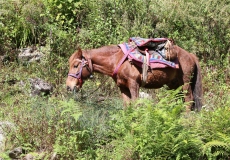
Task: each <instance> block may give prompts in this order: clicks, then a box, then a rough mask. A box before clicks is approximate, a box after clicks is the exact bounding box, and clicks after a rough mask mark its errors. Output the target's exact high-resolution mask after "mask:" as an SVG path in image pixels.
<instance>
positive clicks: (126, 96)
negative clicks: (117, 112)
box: [119, 87, 131, 106]
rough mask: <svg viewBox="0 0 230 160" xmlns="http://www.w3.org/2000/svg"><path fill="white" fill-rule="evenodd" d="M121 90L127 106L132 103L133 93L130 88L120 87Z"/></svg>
mask: <svg viewBox="0 0 230 160" xmlns="http://www.w3.org/2000/svg"><path fill="white" fill-rule="evenodd" d="M119 88H120V91H121V96H122V99H123V101H124V106H127V105H128V104H129V103H130V100H131V94H130V91H129V89H128V88H125V87H119Z"/></svg>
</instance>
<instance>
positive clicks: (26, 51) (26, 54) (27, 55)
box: [18, 47, 44, 62]
mask: <svg viewBox="0 0 230 160" xmlns="http://www.w3.org/2000/svg"><path fill="white" fill-rule="evenodd" d="M19 51H20V53H19V55H18V59H19V61H21V62H39V61H40V60H41V59H42V57H43V56H44V54H43V53H42V52H40V51H39V50H37V49H36V48H35V47H28V48H23V49H20V50H19Z"/></svg>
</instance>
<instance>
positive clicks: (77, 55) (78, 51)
mask: <svg viewBox="0 0 230 160" xmlns="http://www.w3.org/2000/svg"><path fill="white" fill-rule="evenodd" d="M81 57H82V50H81V48H80V47H78V50H77V51H75V53H74V58H81Z"/></svg>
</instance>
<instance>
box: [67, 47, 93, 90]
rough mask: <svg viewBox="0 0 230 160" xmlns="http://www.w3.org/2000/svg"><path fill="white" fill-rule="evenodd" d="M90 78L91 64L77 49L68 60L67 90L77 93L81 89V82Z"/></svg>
mask: <svg viewBox="0 0 230 160" xmlns="http://www.w3.org/2000/svg"><path fill="white" fill-rule="evenodd" d="M89 63H90V64H91V65H89ZM90 76H92V62H91V60H90V59H86V58H85V57H84V56H83V55H82V51H81V49H80V48H79V49H78V51H76V52H75V53H74V54H72V56H71V57H70V58H69V73H68V77H67V79H66V86H67V90H68V91H78V90H79V89H80V88H81V87H82V84H83V80H85V79H87V78H89V77H90Z"/></svg>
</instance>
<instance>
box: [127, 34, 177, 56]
mask: <svg viewBox="0 0 230 160" xmlns="http://www.w3.org/2000/svg"><path fill="white" fill-rule="evenodd" d="M129 44H130V45H131V46H133V47H134V48H136V50H137V51H138V52H139V53H141V54H143V55H146V56H147V55H148V54H150V55H152V54H159V55H161V56H162V57H163V58H164V59H165V60H174V59H175V58H176V57H175V56H172V55H170V53H169V51H168V49H169V47H170V46H172V44H173V42H172V40H170V39H167V38H150V39H146V38H141V37H132V38H130V39H129ZM135 46H136V47H135Z"/></svg>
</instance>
